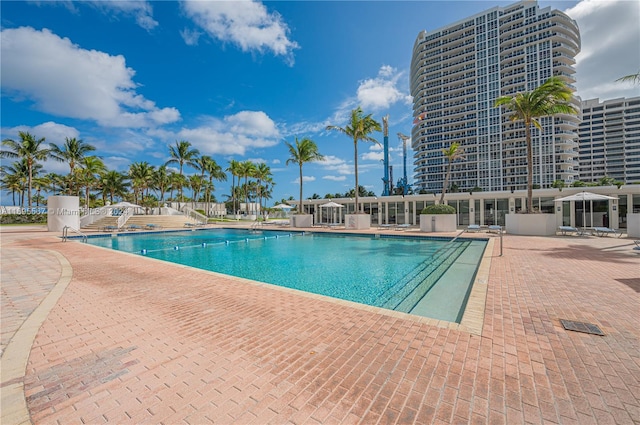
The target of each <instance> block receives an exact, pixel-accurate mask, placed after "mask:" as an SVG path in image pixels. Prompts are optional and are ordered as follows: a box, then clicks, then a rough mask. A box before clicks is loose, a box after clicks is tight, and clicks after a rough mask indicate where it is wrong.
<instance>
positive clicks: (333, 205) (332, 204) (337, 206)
mask: <svg viewBox="0 0 640 425" xmlns="http://www.w3.org/2000/svg"><path fill="white" fill-rule="evenodd" d="M320 208H331V215H332V216H333V217H334V218H333V221H334V222H335V212H334V211H333V209H334V208H344V205H342V204H339V203H337V202H333V201H331V202H327V203H326V204H322V205H320Z"/></svg>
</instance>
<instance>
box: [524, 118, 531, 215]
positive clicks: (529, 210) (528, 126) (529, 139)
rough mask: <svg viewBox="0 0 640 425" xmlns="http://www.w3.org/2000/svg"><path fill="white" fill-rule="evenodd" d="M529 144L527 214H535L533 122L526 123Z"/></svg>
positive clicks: (525, 130) (526, 138)
mask: <svg viewBox="0 0 640 425" xmlns="http://www.w3.org/2000/svg"><path fill="white" fill-rule="evenodd" d="M524 134H525V140H526V142H527V213H528V214H531V213H533V145H532V143H531V121H529V122H527V121H525V123H524Z"/></svg>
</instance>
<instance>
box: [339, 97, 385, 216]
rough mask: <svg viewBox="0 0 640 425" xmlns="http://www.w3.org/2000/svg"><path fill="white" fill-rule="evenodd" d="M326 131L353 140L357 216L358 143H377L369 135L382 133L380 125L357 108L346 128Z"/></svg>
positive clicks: (352, 112)
mask: <svg viewBox="0 0 640 425" xmlns="http://www.w3.org/2000/svg"><path fill="white" fill-rule="evenodd" d="M327 130H336V131H339V132H340V133H343V134H345V135H347V136H348V137H350V138H352V139H353V163H354V169H355V175H356V184H355V188H356V189H354V192H355V194H356V196H355V200H356V202H355V212H356V214H358V213H359V212H360V209H359V208H358V190H357V188H358V187H359V184H358V141H360V140H362V141H366V142H373V143H378V141H377V140H376V139H374V138H373V137H371V136H370V135H371V133H373V132H374V131H382V127H381V126H380V123H379V122H378V121H376V120H374V119H373V118H371V114H369V115H364V113H363V112H362V108H360V107H359V106H358V107H357V108H356V109H354V110H352V111H351V119H350V121H349V124H348V125H347V126H346V127H344V128H343V127H337V126H335V125H328V126H327Z"/></svg>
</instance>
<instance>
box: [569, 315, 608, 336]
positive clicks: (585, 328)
mask: <svg viewBox="0 0 640 425" xmlns="http://www.w3.org/2000/svg"><path fill="white" fill-rule="evenodd" d="M560 323H561V324H562V327H563V328H565V329H566V330H568V331H574V332H582V333H586V334H591V335H600V336H604V332H602V331H601V330H600V328H599V327H598V326H596V325H594V324H592V323H585V322H576V321H573V320H565V319H560Z"/></svg>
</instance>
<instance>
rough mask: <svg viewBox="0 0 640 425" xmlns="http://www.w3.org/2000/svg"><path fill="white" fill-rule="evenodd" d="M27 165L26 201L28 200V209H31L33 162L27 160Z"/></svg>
mask: <svg viewBox="0 0 640 425" xmlns="http://www.w3.org/2000/svg"><path fill="white" fill-rule="evenodd" d="M27 165H28V166H29V193H27V199H28V200H29V205H28V207H29V208H31V179H32V178H33V177H32V176H33V161H32V160H29V162H28V163H27Z"/></svg>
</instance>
